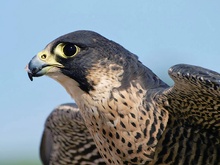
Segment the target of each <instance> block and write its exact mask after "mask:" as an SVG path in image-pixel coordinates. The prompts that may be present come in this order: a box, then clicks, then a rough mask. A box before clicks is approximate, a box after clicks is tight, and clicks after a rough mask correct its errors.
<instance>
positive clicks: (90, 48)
mask: <svg viewBox="0 0 220 165" xmlns="http://www.w3.org/2000/svg"><path fill="white" fill-rule="evenodd" d="M26 69H27V71H28V75H29V78H30V79H31V80H32V79H33V77H38V76H42V75H47V76H49V77H51V78H53V79H55V80H56V81H58V82H59V83H60V84H61V85H62V86H63V87H64V88H65V89H66V91H67V92H68V93H69V94H70V96H71V97H72V98H73V99H74V100H75V101H76V104H77V105H78V106H79V108H80V112H81V115H82V117H83V119H84V121H85V125H86V127H87V128H88V130H89V132H90V134H91V136H92V137H93V140H94V142H95V144H96V146H97V148H98V150H99V152H100V154H101V156H102V157H103V158H104V159H105V162H106V163H107V164H199V165H207V164H220V156H219V155H220V74H218V73H216V72H214V71H211V70H208V69H205V68H202V67H198V66H192V65H186V64H179V65H175V66H173V67H171V68H170V69H169V75H170V76H171V78H172V79H173V80H174V82H175V84H174V86H171V87H170V86H168V85H167V84H166V83H164V82H163V81H162V80H160V79H159V77H158V76H156V75H155V74H154V73H153V72H152V71H151V70H150V69H148V68H147V67H146V66H144V65H143V64H142V63H141V62H140V61H139V60H138V57H137V56H136V55H134V54H133V53H131V52H129V51H128V50H126V49H125V48H123V47H122V46H121V45H119V44H117V43H115V42H113V41H111V40H108V39H107V38H105V37H103V36H101V35H99V34H97V33H95V32H92V31H76V32H73V33H69V34H66V35H64V36H61V37H59V38H57V39H55V40H54V41H52V42H51V43H49V44H48V45H47V46H46V48H45V49H44V50H43V51H41V52H39V53H38V54H37V55H36V56H34V57H33V59H32V60H31V61H30V62H29V64H28V66H27V68H26Z"/></svg>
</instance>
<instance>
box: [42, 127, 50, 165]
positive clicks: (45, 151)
mask: <svg viewBox="0 0 220 165" xmlns="http://www.w3.org/2000/svg"><path fill="white" fill-rule="evenodd" d="M52 138H53V137H52V134H51V131H50V129H48V128H45V129H44V131H43V135H42V138H41V144H40V158H41V161H42V163H43V165H49V162H50V155H51V151H52V146H53V140H52Z"/></svg>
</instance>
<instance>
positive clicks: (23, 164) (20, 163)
mask: <svg viewBox="0 0 220 165" xmlns="http://www.w3.org/2000/svg"><path fill="white" fill-rule="evenodd" d="M0 164H1V165H42V164H41V162H40V160H28V159H27V160H4V161H2V160H0Z"/></svg>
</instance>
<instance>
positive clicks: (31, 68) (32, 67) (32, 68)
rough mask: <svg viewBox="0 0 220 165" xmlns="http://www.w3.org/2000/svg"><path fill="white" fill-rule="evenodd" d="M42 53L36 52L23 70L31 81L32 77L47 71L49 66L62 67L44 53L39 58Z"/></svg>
mask: <svg viewBox="0 0 220 165" xmlns="http://www.w3.org/2000/svg"><path fill="white" fill-rule="evenodd" d="M41 57H42V55H40V54H38V55H36V56H34V57H33V58H32V59H31V61H30V62H29V63H28V65H27V66H26V67H25V70H26V71H27V73H28V77H29V79H30V80H31V81H33V77H40V76H43V75H45V74H47V73H48V72H49V70H50V69H51V68H54V67H58V68H62V67H63V65H61V64H60V63H58V62H56V61H55V60H54V59H52V58H47V57H48V56H47V57H46V58H45V54H43V57H44V58H43V59H42V58H41Z"/></svg>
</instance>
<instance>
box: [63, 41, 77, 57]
mask: <svg viewBox="0 0 220 165" xmlns="http://www.w3.org/2000/svg"><path fill="white" fill-rule="evenodd" d="M63 53H64V54H65V55H66V56H72V55H74V54H75V53H76V46H75V45H74V44H66V45H65V46H64V48H63Z"/></svg>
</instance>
